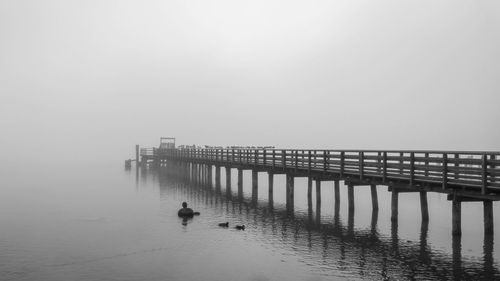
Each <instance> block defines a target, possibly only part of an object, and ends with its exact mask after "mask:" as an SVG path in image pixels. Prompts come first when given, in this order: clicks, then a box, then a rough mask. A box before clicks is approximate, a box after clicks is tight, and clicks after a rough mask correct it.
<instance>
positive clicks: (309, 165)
mask: <svg viewBox="0 0 500 281" xmlns="http://www.w3.org/2000/svg"><path fill="white" fill-rule="evenodd" d="M311 153H312V152H311V150H309V151H308V158H309V159H308V160H307V172H308V173H309V174H311V160H312V157H311Z"/></svg>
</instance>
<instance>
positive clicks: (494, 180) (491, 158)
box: [490, 154, 497, 182]
mask: <svg viewBox="0 0 500 281" xmlns="http://www.w3.org/2000/svg"><path fill="white" fill-rule="evenodd" d="M490 160H491V161H492V162H491V163H490V168H491V169H493V174H491V175H490V181H491V182H496V177H497V176H496V174H495V172H496V170H495V168H496V165H495V160H496V155H494V154H491V155H490Z"/></svg>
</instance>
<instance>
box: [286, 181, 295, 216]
mask: <svg viewBox="0 0 500 281" xmlns="http://www.w3.org/2000/svg"><path fill="white" fill-rule="evenodd" d="M293 192H294V178H293V176H292V175H290V174H286V206H287V209H288V210H289V211H290V210H293V209H294V202H293V200H294V199H293Z"/></svg>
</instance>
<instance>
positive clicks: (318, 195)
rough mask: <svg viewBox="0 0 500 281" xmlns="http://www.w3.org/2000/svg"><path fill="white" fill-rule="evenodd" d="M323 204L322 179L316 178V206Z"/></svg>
mask: <svg viewBox="0 0 500 281" xmlns="http://www.w3.org/2000/svg"><path fill="white" fill-rule="evenodd" d="M318 205H321V181H320V180H318V179H316V206H318Z"/></svg>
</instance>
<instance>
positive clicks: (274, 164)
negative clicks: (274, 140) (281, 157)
mask: <svg viewBox="0 0 500 281" xmlns="http://www.w3.org/2000/svg"><path fill="white" fill-rule="evenodd" d="M274 168H276V149H273V170H274Z"/></svg>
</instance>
